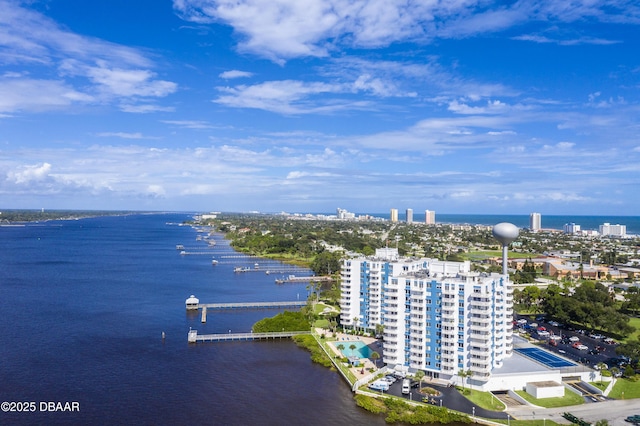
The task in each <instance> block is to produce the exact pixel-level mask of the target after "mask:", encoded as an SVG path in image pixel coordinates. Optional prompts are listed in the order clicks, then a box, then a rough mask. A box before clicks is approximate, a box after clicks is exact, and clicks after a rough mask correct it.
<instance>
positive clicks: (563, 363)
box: [516, 348, 576, 368]
mask: <svg viewBox="0 0 640 426" xmlns="http://www.w3.org/2000/svg"><path fill="white" fill-rule="evenodd" d="M516 352H520V353H521V354H522V355H525V356H527V357H529V358H531V359H533V360H534V361H538V362H539V363H541V364H544V365H546V366H547V367H549V368H560V367H573V366H574V365H576V364H575V363H573V362H571V361H567V360H566V359H563V358H560V357H559V356H556V355H554V354H552V353H549V352H547V351H544V350H542V349H540V348H517V349H516Z"/></svg>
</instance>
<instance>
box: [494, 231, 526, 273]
mask: <svg viewBox="0 0 640 426" xmlns="http://www.w3.org/2000/svg"><path fill="white" fill-rule="evenodd" d="M492 233H493V237H494V238H495V239H496V240H498V241H500V244H502V274H503V275H507V273H508V272H507V259H508V256H507V247H509V244H511V243H512V242H513V241H514V240H515V239H516V238H518V234H519V233H520V231H519V230H518V227H517V226H515V225H514V224H513V223H508V222H501V223H499V224H497V225H496V226H494V227H493V231H492Z"/></svg>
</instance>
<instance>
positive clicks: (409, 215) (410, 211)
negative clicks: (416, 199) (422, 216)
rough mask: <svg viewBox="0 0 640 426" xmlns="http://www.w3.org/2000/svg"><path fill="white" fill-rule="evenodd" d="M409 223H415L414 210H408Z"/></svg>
mask: <svg viewBox="0 0 640 426" xmlns="http://www.w3.org/2000/svg"><path fill="white" fill-rule="evenodd" d="M407 223H413V209H407Z"/></svg>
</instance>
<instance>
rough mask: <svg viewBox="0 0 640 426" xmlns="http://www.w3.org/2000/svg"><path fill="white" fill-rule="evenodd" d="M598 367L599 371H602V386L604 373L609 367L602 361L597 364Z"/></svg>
mask: <svg viewBox="0 0 640 426" xmlns="http://www.w3.org/2000/svg"><path fill="white" fill-rule="evenodd" d="M596 367H598V370H600V384H602V373H603V372H604V371H606V370H607V367H608V366H607V364H605V363H604V362H602V361H600V362H599V363H597V364H596Z"/></svg>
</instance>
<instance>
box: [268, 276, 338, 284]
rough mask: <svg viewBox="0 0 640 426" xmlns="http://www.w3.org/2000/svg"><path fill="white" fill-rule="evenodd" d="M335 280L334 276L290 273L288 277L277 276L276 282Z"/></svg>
mask: <svg viewBox="0 0 640 426" xmlns="http://www.w3.org/2000/svg"><path fill="white" fill-rule="evenodd" d="M329 281H333V278H332V277H316V276H311V277H296V276H295V275H289V277H287V278H280V279H278V278H276V284H285V283H317V282H329Z"/></svg>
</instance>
